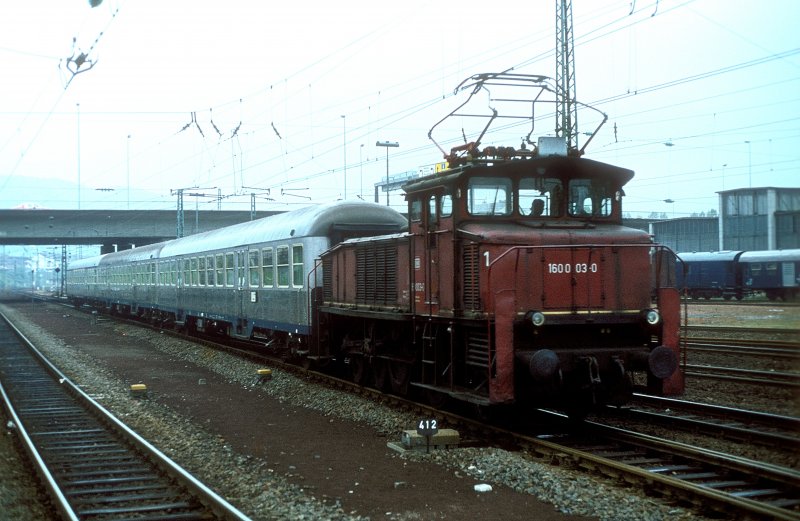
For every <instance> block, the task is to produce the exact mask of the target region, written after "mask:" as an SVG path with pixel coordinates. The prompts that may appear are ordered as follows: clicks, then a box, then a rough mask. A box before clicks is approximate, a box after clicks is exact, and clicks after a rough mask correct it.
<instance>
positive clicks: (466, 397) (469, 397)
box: [409, 382, 494, 405]
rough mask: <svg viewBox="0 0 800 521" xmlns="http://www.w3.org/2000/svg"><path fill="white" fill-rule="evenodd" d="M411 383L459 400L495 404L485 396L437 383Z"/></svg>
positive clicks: (476, 403) (477, 403)
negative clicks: (441, 385) (453, 389)
mask: <svg viewBox="0 0 800 521" xmlns="http://www.w3.org/2000/svg"><path fill="white" fill-rule="evenodd" d="M409 385H413V386H414V387H417V388H420V389H425V390H427V391H435V392H437V393H442V394H446V395H448V396H452V397H453V398H456V399H458V400H462V401H465V402H469V403H474V404H475V405H494V404H493V403H492V402H490V401H489V398H486V397H483V396H477V395H475V394H472V393H469V392H464V391H451V390H450V389H447V388H444V387H436V386H435V385H428V384H423V383H418V382H409Z"/></svg>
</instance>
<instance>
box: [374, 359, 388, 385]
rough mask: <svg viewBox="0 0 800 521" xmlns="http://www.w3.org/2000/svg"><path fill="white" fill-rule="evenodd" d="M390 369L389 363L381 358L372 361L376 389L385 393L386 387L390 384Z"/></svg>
mask: <svg viewBox="0 0 800 521" xmlns="http://www.w3.org/2000/svg"><path fill="white" fill-rule="evenodd" d="M390 379H391V378H390V377H389V368H388V367H387V362H386V361H385V360H381V359H380V358H373V359H372V381H373V382H374V383H375V389H377V390H379V391H385V390H386V385H387V384H388V383H389V380H390Z"/></svg>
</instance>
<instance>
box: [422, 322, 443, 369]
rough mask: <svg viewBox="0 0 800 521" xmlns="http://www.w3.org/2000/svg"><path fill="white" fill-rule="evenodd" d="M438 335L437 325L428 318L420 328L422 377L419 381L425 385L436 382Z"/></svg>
mask: <svg viewBox="0 0 800 521" xmlns="http://www.w3.org/2000/svg"><path fill="white" fill-rule="evenodd" d="M438 335H439V325H438V324H435V323H433V322H431V321H430V320H429V321H427V322H426V323H425V327H423V328H422V358H421V361H422V375H421V376H422V378H421V381H422V383H423V384H426V385H436V383H437V374H438V369H437V363H436V361H437V358H438V357H437V356H436V344H437V338H438Z"/></svg>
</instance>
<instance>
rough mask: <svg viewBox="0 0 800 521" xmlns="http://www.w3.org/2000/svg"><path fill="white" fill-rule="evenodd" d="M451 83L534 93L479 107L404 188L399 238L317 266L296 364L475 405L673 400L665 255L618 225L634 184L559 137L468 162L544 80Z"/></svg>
mask: <svg viewBox="0 0 800 521" xmlns="http://www.w3.org/2000/svg"><path fill="white" fill-rule="evenodd" d="M462 85H464V86H463V87H460V89H462V90H463V89H468V88H469V89H472V92H471V94H470V96H469V98H468V100H467V101H469V100H470V99H472V98H473V96H475V95H476V94H478V93H486V92H489V91H490V90H492V89H493V88H495V87H503V88H504V87H508V86H512V87H521V86H527V87H532V88H534V89H538V90H536V91H535V95H534V96H529V97H521V98H515V99H510V98H497V97H494V95H493V94H490V98H489V99H490V111H489V112H488V113H487V114H486V115H484V116H485V117H487V118H488V123H487V124H486V125H485V126H484V125H483V122H482V123H481V125H482V127H483V130H482V131H479V137H478V139H476V140H475V141H474V142H470V143H466V144H464V145H460V146H457V147H455V148H454V149H452V151H451V152H450V153H449V154H445V157H446V159H447V160H448V168H447V169H445V170H443V171H441V172H438V173H436V174H433V175H428V176H426V177H420V178H418V179H414V180H412V181H410V182H408V183H407V184H406V185H405V186H404V187H403V189H404V191H405V192H406V198H407V200H408V212H409V229H408V232H406V233H400V234H392V235H384V236H378V237H369V238H360V239H353V240H349V241H345V242H343V243H341V244H338V245H337V246H335V247H333V248H332V249H331V250H329V251H328V252H326V253H325V254H324V255H323V256H322V259H321V267H322V272H323V286H322V289H321V291H318V292H317V293H316V298H315V306H314V307H315V317H316V320H315V322H316V325H315V328H316V331H315V333H316V335H315V338H316V339H317V340H316V342H315V345H314V346H312V349H311V351H312V352H311V353H310V354H311V356H312V357H314V358H318V357H319V358H324V357H333V356H335V357H339V358H343V359H345V360H346V361H347V362H348V363H349V367H350V371H351V374H352V377H353V379H354V380H356V381H358V382H365V383H371V384H372V385H376V386H378V387H384V386H385V387H391V389H392V390H393V391H395V392H398V393H406V392H408V390H409V388H410V387H414V388H420V389H423V390H425V391H427V392H428V394H429V395H431V396H439V397H443V396H451V397H454V398H457V399H460V400H464V401H468V402H472V403H475V404H479V405H492V404H509V403H526V402H531V403H533V404H534V405H562V406H566V407H569V408H572V409H579V410H585V409H586V408H588V407H590V406H591V405H592V404H595V403H620V402H623V401H625V400H626V399H627V397H628V396H630V392H631V391H632V390H633V389H635V388H637V387H642V388H646V389H647V390H648V391H649V392H653V393H657V394H664V395H674V394H679V393H681V392H682V390H683V375H682V372H681V370H680V368H679V360H680V358H681V356H680V347H679V346H680V342H679V334H680V309H679V293H678V291H677V289H676V287H675V281H674V273H675V270H674V266H675V255H674V254H673V253H672V252H671V251H669V250H668V249H666V248H665V247H662V246H658V245H655V244H653V243H652V241H651V238H650V237H649V235H648V234H647V233H645V232H643V231H641V230H636V229H631V228H627V227H624V226H622V208H621V201H622V195H623V186H624V185H625V183H627V182H628V181H629V180H630V179H631V178H632V177H633V172H632V171H630V170H627V169H624V168H619V167H615V166H612V165H608V164H604V163H600V162H597V161H592V160H589V159H585V158H582V157H580V156H581V154H582V150H580V151H576V150H568V149H567V146H566V144H565V140H563V139H559V138H539V140H538V141H537V142H536V143H533V142H532V141H531V140H530V134H528V136H527V138H526V140H527V142H528V143H530V144H531V147H532V148H531V149H527V147H525V146H523V147H522V148H520V149H516V148H514V147H508V148H502V147H501V148H498V147H492V146H487V147H484V148H482V149H481V148H480V143H481V141H482V139H483V138H485V137H487V136H488V135H489V133H488V132H487V131H488V129H489V128H490V126H491V125H492V124H497V123H498V122H500V121H502V118H503V116H502V115H500V114H499V113H498V111H497V109H496V107H495V105H492V104H491V102H492V101H495V100H501V101H503V102H508V101H513V102H521V103H522V104H523V105H524V104H525V103H538V102H540V101H541V99H542V96H541V94H542V93H552V89H551V88H550V87H548V84H547V80H546V78H543V77H540V76H523V75H509V74H487V75H479V76H474V77H473V78H471V81H470V82H469V83H466V84H462ZM458 90H459V89H457V91H458ZM531 100H535V101H531ZM466 103H467V102H465V103H464V104H462V105H461V106H460V107H459V109H456V111H453V112H452V113H451V114H450V115H451V116H458V117H460V118H461V119H463V118H465V117H468V116H473V115H474V114H471V113H470V114H466V113H461V112H459V110H460V109H461V108H462V107H464V106H465V105H466ZM498 104H499V101H498ZM526 110H527V109H526ZM533 114H534V111H533V109H530V111H529V112H527V118H528V119H527V121H531V122H533V121H534V119H535V118H534V117H533ZM484 116H480V115H479V117H484ZM446 119H447V118H446ZM442 121H445V120H442ZM515 121H517V120H512V124H513V122H515ZM440 123H441V122H440ZM601 124H602V123H601ZM437 125H439V124H437ZM435 128H436V126H434V129H435ZM432 132H433V129H432ZM430 135H431V134H429V136H430ZM431 139H433V138H432V137H431ZM434 142H436V141H435V140H434ZM437 146H438V143H437ZM584 148H585V146H584ZM440 149H441V147H440Z"/></svg>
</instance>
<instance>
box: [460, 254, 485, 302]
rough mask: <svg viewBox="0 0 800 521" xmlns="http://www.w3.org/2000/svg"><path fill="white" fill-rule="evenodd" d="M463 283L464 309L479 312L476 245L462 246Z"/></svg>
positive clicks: (479, 299)
mask: <svg viewBox="0 0 800 521" xmlns="http://www.w3.org/2000/svg"><path fill="white" fill-rule="evenodd" d="M462 261H463V265H464V271H463V275H464V283H463V286H462V287H463V300H464V309H466V310H479V309H480V308H481V293H480V285H479V282H480V281H479V273H480V267H479V266H478V245H477V244H467V245H464V254H463V258H462Z"/></svg>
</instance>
